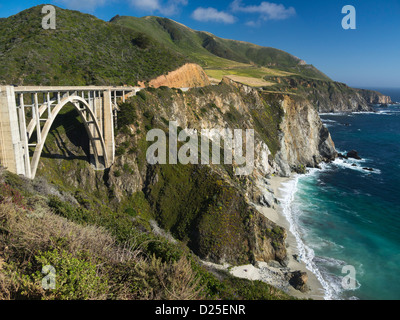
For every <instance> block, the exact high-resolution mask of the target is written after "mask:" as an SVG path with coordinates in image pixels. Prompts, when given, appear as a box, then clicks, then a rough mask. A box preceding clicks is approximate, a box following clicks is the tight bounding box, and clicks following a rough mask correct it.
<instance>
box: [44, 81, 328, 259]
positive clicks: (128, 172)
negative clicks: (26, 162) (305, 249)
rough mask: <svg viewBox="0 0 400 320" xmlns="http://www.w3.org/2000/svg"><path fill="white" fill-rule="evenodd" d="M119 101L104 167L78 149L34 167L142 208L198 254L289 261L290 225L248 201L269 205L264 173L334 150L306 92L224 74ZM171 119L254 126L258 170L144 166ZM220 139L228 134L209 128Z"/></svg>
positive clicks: (119, 204)
mask: <svg viewBox="0 0 400 320" xmlns="http://www.w3.org/2000/svg"><path fill="white" fill-rule="evenodd" d="M120 108H121V111H120V112H119V114H118V123H119V128H118V130H117V133H118V134H117V136H116V143H117V149H116V152H117V158H116V162H115V164H114V165H113V167H112V168H111V169H110V170H107V171H106V172H104V173H101V172H94V171H93V170H92V169H91V168H90V166H89V165H88V164H87V162H85V161H81V160H78V159H79V158H80V157H81V159H84V157H82V156H79V154H75V155H74V159H75V160H74V161H75V164H74V162H72V161H65V160H62V159H46V158H44V159H42V161H41V165H40V168H39V175H42V176H45V177H47V178H48V179H49V180H50V181H54V182H57V181H58V183H60V184H63V185H66V186H65V188H71V187H73V188H77V189H78V190H87V194H89V195H94V194H95V195H96V198H98V199H102V201H104V202H107V203H108V204H107V205H108V206H110V207H112V208H114V210H117V211H121V212H131V211H132V212H140V213H141V215H142V214H143V218H144V217H146V218H145V220H146V219H147V220H148V219H154V220H155V221H156V222H157V224H158V225H159V226H160V227H161V228H163V229H164V230H166V231H167V232H170V233H171V234H172V235H173V236H174V237H175V238H176V239H179V240H181V241H183V242H184V243H186V244H187V245H188V247H189V248H190V249H191V250H193V252H195V253H196V254H197V255H198V256H199V257H201V258H203V259H206V260H209V261H212V262H218V263H221V262H228V263H231V264H245V263H248V262H254V261H266V262H269V261H271V260H276V261H278V262H280V263H281V264H285V261H286V247H285V238H286V231H285V230H284V229H282V228H280V227H279V226H277V225H276V224H275V223H273V222H271V221H269V220H268V219H267V218H266V217H265V216H263V215H262V214H261V213H260V212H259V211H257V210H256V209H255V206H254V205H255V204H261V205H266V206H274V205H275V199H274V196H273V194H272V193H271V192H270V191H269V190H268V187H267V183H268V181H267V178H268V176H269V175H271V174H280V175H288V174H289V173H290V171H291V170H298V169H299V168H304V167H305V166H311V167H314V166H316V165H317V164H318V163H319V162H320V161H323V160H330V159H333V158H334V157H335V154H336V152H335V149H334V145H333V142H332V140H331V139H330V135H329V132H328V131H327V130H326V129H325V128H324V127H323V125H322V123H321V121H320V119H319V117H318V113H317V112H316V110H315V109H314V108H313V107H312V104H311V103H310V102H309V101H307V100H306V99H304V98H302V97H291V96H290V95H284V94H276V93H265V92H263V91H259V90H257V89H255V88H251V87H248V86H245V85H242V84H239V83H236V82H234V81H232V80H230V79H227V78H225V79H224V80H223V81H222V82H221V83H220V84H219V85H217V86H206V87H202V88H192V89H190V90H189V91H187V92H182V91H181V90H179V89H171V88H167V87H162V88H159V89H155V88H148V89H145V90H143V91H141V92H140V93H139V94H138V95H137V96H135V97H132V98H130V99H129V100H128V102H127V103H125V104H122V105H121V106H120ZM170 121H176V122H177V125H178V128H180V129H179V130H182V129H185V128H189V129H196V130H198V131H199V132H200V130H201V129H214V128H230V129H242V130H245V129H254V131H255V141H254V142H255V143H254V145H255V159H254V170H253V171H252V172H251V174H250V175H249V176H236V175H235V174H234V172H235V169H236V168H237V165H236V164H235V163H234V164H233V165H225V164H222V165H207V166H204V165H192V164H189V165H182V164H178V165H154V166H153V165H149V164H148V163H147V161H146V151H147V148H148V147H149V145H150V144H151V143H149V142H147V141H146V134H147V132H148V131H149V130H151V129H153V128H156V129H161V130H163V131H164V132H166V133H167V134H168V132H169V122H170ZM60 125H61V124H60ZM56 130H58V131H57V133H55V137H57V139H61V140H62V142H60V141H58V145H59V146H64V147H65V146H68V144H69V143H70V142H68V141H69V138H67V137H62V136H63V135H62V132H61V131H60V130H59V128H58V129H56ZM75 131H76V130H75ZM69 137H71V134H70V135H69ZM167 137H168V135H167ZM219 138H222V139H225V138H226V136H224V134H221V135H220V136H218V137H211V139H219ZM222 145H223V144H222ZM57 148H58V147H57V146H56V145H54V144H48V145H46V150H48V151H49V152H51V153H55V154H59V153H60V151H58V152H57V150H56V149H57ZM68 149H69V151H70V150H75V148H72V147H71V148H68ZM221 152H224V150H223V147H222V150H221ZM63 153H64V152H63ZM83 155H84V154H83ZM79 194H81V191H79ZM85 203H87V202H85ZM137 221H138V220H137Z"/></svg>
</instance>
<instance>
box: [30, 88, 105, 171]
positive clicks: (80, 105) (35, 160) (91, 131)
mask: <svg viewBox="0 0 400 320" xmlns="http://www.w3.org/2000/svg"><path fill="white" fill-rule="evenodd" d="M69 103H71V104H72V105H73V106H74V107H75V109H76V110H77V111H78V114H79V116H80V117H81V119H82V120H83V125H84V126H85V129H86V132H87V134H88V137H89V142H90V144H91V146H92V150H93V153H94V159H95V166H96V168H101V166H103V167H108V166H109V158H108V154H107V149H106V145H105V141H104V137H103V135H102V130H101V128H100V125H99V123H98V121H97V119H96V115H95V114H94V112H93V110H92V108H91V106H90V105H89V104H88V102H87V101H86V100H85V99H84V98H82V97H79V96H76V95H73V96H68V97H65V98H63V99H62V100H61V101H59V103H58V104H57V105H56V106H55V107H54V109H53V110H52V111H51V113H50V115H48V119H47V120H46V123H45V125H44V126H43V128H41V130H40V131H38V130H37V131H36V132H37V134H38V135H40V138H39V137H38V143H37V144H36V147H35V151H34V153H33V157H32V161H31V168H30V169H31V178H34V177H35V175H36V171H37V168H38V165H39V160H40V156H41V154H42V151H43V147H44V144H45V142H46V138H47V136H48V134H49V132H50V129H51V127H52V125H53V123H54V121H55V119H56V117H57V116H58V114H59V113H60V111H61V110H62V108H63V107H65V106H66V105H67V104H69ZM39 125H40V124H39ZM90 125H92V128H90ZM28 134H29V135H31V132H29V133H28ZM97 141H98V142H99V143H96V142H97ZM99 147H100V148H101V155H102V157H103V163H101V161H100V152H99V151H100V150H99V149H98V148H99Z"/></svg>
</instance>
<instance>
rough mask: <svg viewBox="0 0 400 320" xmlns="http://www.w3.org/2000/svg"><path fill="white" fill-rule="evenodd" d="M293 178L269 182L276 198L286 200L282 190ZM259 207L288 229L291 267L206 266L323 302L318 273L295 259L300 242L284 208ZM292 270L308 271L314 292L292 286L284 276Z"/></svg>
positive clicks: (311, 288)
mask: <svg viewBox="0 0 400 320" xmlns="http://www.w3.org/2000/svg"><path fill="white" fill-rule="evenodd" d="M290 179H291V178H281V177H272V178H271V179H270V180H269V183H270V187H271V188H272V190H273V191H274V194H275V197H276V198H278V199H281V198H282V194H281V192H282V191H281V190H280V188H281V187H282V184H283V183H285V182H288V181H289V180H290ZM256 208H257V209H258V210H259V211H260V212H261V213H262V214H263V215H264V216H266V217H267V218H268V219H270V220H271V221H273V222H275V223H276V224H278V225H279V226H281V227H283V228H285V229H286V231H287V234H288V236H287V239H286V246H287V254H288V258H289V263H288V267H287V268H283V267H282V266H280V265H279V264H268V263H265V262H258V263H257V266H253V265H245V266H238V267H233V268H229V266H228V265H224V266H217V265H213V264H210V263H206V264H208V265H213V267H216V268H222V269H228V268H229V270H230V273H231V274H232V275H234V276H236V277H240V278H246V279H249V280H260V281H264V282H266V283H268V284H270V285H273V286H274V287H277V288H279V289H282V290H284V291H285V292H287V293H288V294H290V295H292V296H294V297H296V298H299V299H313V300H323V299H324V289H323V287H322V285H321V283H320V282H319V280H318V279H317V277H316V276H315V275H314V273H312V272H311V271H310V270H308V269H307V267H306V265H305V263H304V262H298V261H297V260H296V259H295V258H294V257H293V256H294V255H299V252H298V248H297V242H296V238H295V236H294V235H293V234H292V233H291V232H290V225H289V222H288V221H287V220H286V218H285V216H284V214H283V209H282V207H281V206H280V205H276V206H275V208H267V207H263V206H256ZM288 271H290V272H293V271H301V272H306V273H307V275H308V282H307V285H308V287H309V288H310V290H309V291H308V292H306V293H302V292H300V291H298V290H296V289H294V288H293V287H292V286H290V285H289V283H288V281H287V280H286V279H285V276H284V275H285V273H286V272H288Z"/></svg>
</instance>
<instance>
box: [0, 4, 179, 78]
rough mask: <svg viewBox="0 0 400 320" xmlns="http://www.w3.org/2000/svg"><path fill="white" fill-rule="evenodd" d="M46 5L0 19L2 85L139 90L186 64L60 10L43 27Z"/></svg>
mask: <svg viewBox="0 0 400 320" xmlns="http://www.w3.org/2000/svg"><path fill="white" fill-rule="evenodd" d="M41 8H42V6H37V7H33V8H31V9H28V10H25V11H22V12H20V13H18V14H16V15H14V16H11V17H9V18H6V19H2V20H0V52H1V54H0V82H1V83H4V84H16V85H124V84H127V85H135V84H136V83H137V82H138V81H145V80H150V79H153V78H156V77H157V76H159V75H163V74H166V73H168V72H169V71H172V70H175V69H177V68H178V67H180V66H182V65H183V64H184V63H186V62H187V59H186V58H185V57H184V56H182V55H181V54H179V53H178V52H176V51H171V50H169V49H167V48H166V47H165V46H163V45H161V44H159V43H157V42H156V41H155V40H153V39H151V38H149V37H148V36H146V35H144V34H143V33H140V32H138V31H136V30H132V29H130V28H125V27H123V26H121V25H115V24H111V23H108V22H105V21H102V20H100V19H97V18H95V17H94V16H91V15H88V14H83V13H80V12H78V11H71V10H64V9H60V8H57V28H56V29H55V30H44V29H43V28H42V18H43V14H42V13H41Z"/></svg>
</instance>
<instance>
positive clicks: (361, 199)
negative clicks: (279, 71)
mask: <svg viewBox="0 0 400 320" xmlns="http://www.w3.org/2000/svg"><path fill="white" fill-rule="evenodd" d="M391 90H393V89H391ZM379 91H383V90H379ZM385 92H386V93H387V94H388V93H389V92H388V91H385ZM390 94H391V96H392V99H393V100H394V101H400V90H393V91H392V92H391V93H390ZM376 111H377V112H376V113H354V114H347V115H345V114H326V115H321V118H322V120H323V122H324V124H325V125H326V126H327V127H328V128H329V130H330V132H331V135H332V138H333V140H334V142H335V145H336V149H337V150H338V152H341V153H346V152H347V151H350V150H357V151H358V153H359V155H360V157H362V159H363V160H340V159H337V160H336V161H335V162H334V163H331V164H325V165H323V167H322V169H321V170H319V169H311V170H309V172H308V173H307V174H306V175H300V176H296V177H295V178H294V179H292V180H291V181H289V182H287V183H286V184H284V185H283V188H282V191H283V192H282V199H281V202H282V204H283V211H284V214H285V215H286V217H287V219H288V220H289V222H290V224H291V231H292V232H293V233H294V234H295V236H296V239H297V243H298V247H299V249H300V253H301V258H302V260H303V261H304V262H306V263H307V266H308V268H309V269H310V270H311V271H312V272H314V273H315V274H316V275H317V277H318V278H319V279H320V281H321V283H322V285H323V287H324V289H325V298H326V299H361V300H383V299H385V300H394V299H396V300H397V299H400V276H399V272H400V104H399V105H392V106H388V107H377V108H376ZM363 168H372V169H373V171H367V170H365V169H363ZM348 266H350V267H348ZM349 270H352V271H354V274H350V275H351V278H352V279H353V278H354V280H355V282H354V284H355V286H353V287H351V288H348V287H346V286H343V285H342V281H343V277H346V276H348V275H349Z"/></svg>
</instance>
